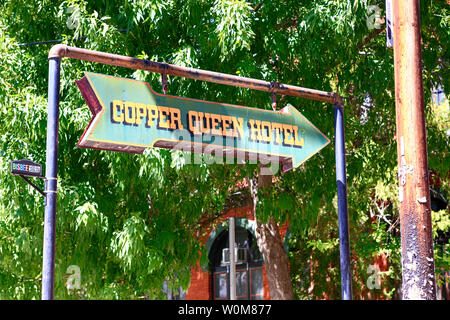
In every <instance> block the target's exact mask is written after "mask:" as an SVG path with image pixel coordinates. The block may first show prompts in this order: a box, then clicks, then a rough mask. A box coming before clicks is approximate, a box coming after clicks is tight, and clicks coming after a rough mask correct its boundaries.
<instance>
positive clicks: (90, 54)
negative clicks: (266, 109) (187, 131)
mask: <svg viewBox="0 0 450 320" xmlns="http://www.w3.org/2000/svg"><path fill="white" fill-rule="evenodd" d="M63 57H67V58H73V59H79V60H85V61H91V62H97V63H102V64H108V65H113V66H118V67H124V68H131V69H139V70H145V71H150V72H157V73H161V74H167V75H171V76H177V77H183V78H189V79H195V80H201V81H207V82H213V83H219V84H224V85H229V86H235V87H242V88H248V89H253V90H259V91H265V92H273V93H275V94H279V95H287V96H295V97H301V98H306V99H311V100H317V101H324V102H329V103H339V102H340V103H342V100H341V97H340V96H339V95H338V94H336V93H333V92H326V91H320V90H314V89H308V88H302V87H297V86H292V85H287V84H278V85H277V86H274V85H273V82H269V81H263V80H258V79H252V78H246V77H239V76H235V75H230V74H225V73H219V72H214V71H207V70H201V69H195V68H186V67H180V66H175V65H172V64H168V63H164V62H155V61H148V60H143V59H136V58H131V57H127V56H121V55H117V54H111V53H106V52H99V51H94V50H87V49H82V48H76V47H70V46H67V45H64V44H58V45H55V46H53V47H52V48H51V50H50V52H49V56H48V58H49V59H55V58H63Z"/></svg>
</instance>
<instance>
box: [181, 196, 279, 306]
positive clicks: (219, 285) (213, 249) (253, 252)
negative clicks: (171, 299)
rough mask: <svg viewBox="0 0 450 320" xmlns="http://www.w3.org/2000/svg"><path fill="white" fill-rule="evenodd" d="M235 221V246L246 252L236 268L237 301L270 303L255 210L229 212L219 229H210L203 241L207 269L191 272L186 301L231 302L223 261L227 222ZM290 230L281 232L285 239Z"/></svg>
mask: <svg viewBox="0 0 450 320" xmlns="http://www.w3.org/2000/svg"><path fill="white" fill-rule="evenodd" d="M230 217H235V234H236V235H235V239H236V244H237V246H238V247H239V249H240V250H241V252H243V253H244V254H243V255H239V256H240V258H242V259H241V260H239V258H238V261H237V264H236V297H237V299H238V300H240V299H241V300H269V299H270V292H269V285H268V281H267V275H266V269H265V267H264V261H263V259H262V255H261V253H260V252H259V250H258V246H257V244H256V238H255V228H256V222H255V219H254V214H253V206H251V205H249V206H244V207H240V208H232V209H229V210H228V211H227V212H226V213H225V214H224V215H222V216H221V217H220V219H219V221H218V225H217V226H216V227H215V228H214V227H211V228H210V229H209V230H208V231H207V232H206V234H205V236H204V237H203V238H201V241H202V242H203V244H204V245H205V246H206V249H207V255H208V261H209V264H208V265H203V266H201V265H200V263H197V267H196V268H192V269H191V275H192V278H191V285H190V287H189V288H188V289H187V292H186V293H185V295H184V298H185V299H186V300H228V299H229V286H230V284H229V267H228V266H227V265H226V264H225V263H224V261H223V255H222V253H223V249H226V248H228V237H229V235H228V223H227V221H228V218H230ZM286 230H287V226H286V225H285V226H282V227H281V228H280V234H281V236H282V237H283V239H284V238H285V235H286Z"/></svg>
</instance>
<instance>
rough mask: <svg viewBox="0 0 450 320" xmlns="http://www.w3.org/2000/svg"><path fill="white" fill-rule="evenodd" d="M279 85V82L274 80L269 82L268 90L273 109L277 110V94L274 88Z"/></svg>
mask: <svg viewBox="0 0 450 320" xmlns="http://www.w3.org/2000/svg"><path fill="white" fill-rule="evenodd" d="M279 87H280V84H279V83H278V82H275V81H271V82H270V89H269V92H270V98H271V103H272V109H273V111H277V95H276V93H275V89H278V88H279Z"/></svg>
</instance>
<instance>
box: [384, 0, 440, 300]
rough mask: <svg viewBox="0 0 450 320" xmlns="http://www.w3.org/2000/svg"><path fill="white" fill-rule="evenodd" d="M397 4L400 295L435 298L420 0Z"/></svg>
mask: <svg viewBox="0 0 450 320" xmlns="http://www.w3.org/2000/svg"><path fill="white" fill-rule="evenodd" d="M393 4H394V64H395V105H396V121H397V153H398V168H399V169H398V176H399V202H400V231H401V247H402V279H403V280H402V294H403V299H413V300H418V299H420V300H422V299H424V300H434V299H436V283H435V273H434V253H433V236H432V231H431V208H430V187H429V181H428V159H427V142H426V129H425V114H424V96H423V84H422V57H421V51H420V50H421V47H420V19H419V15H420V12H419V1H418V0H395V1H394V3H393Z"/></svg>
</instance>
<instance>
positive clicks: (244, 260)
mask: <svg viewBox="0 0 450 320" xmlns="http://www.w3.org/2000/svg"><path fill="white" fill-rule="evenodd" d="M252 226H253V225H252V224H251V223H249V221H248V220H247V219H243V218H237V219H236V227H235V233H236V235H235V239H236V246H237V247H238V248H239V249H238V250H239V253H238V259H237V260H238V261H237V263H236V297H237V299H238V300H262V299H263V297H264V287H263V259H262V255H261V253H260V252H259V249H258V246H257V244H256V239H255V236H254V235H253V230H252ZM228 239H229V234H228V228H227V227H226V226H225V224H222V225H221V226H219V227H218V228H217V229H216V230H215V232H214V239H212V240H213V241H212V243H210V250H209V254H208V258H209V263H210V271H211V277H212V279H211V283H212V286H211V290H212V292H211V297H212V299H213V300H228V299H229V292H230V280H229V279H230V268H229V265H228V264H227V263H226V260H227V259H226V254H224V249H228Z"/></svg>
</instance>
